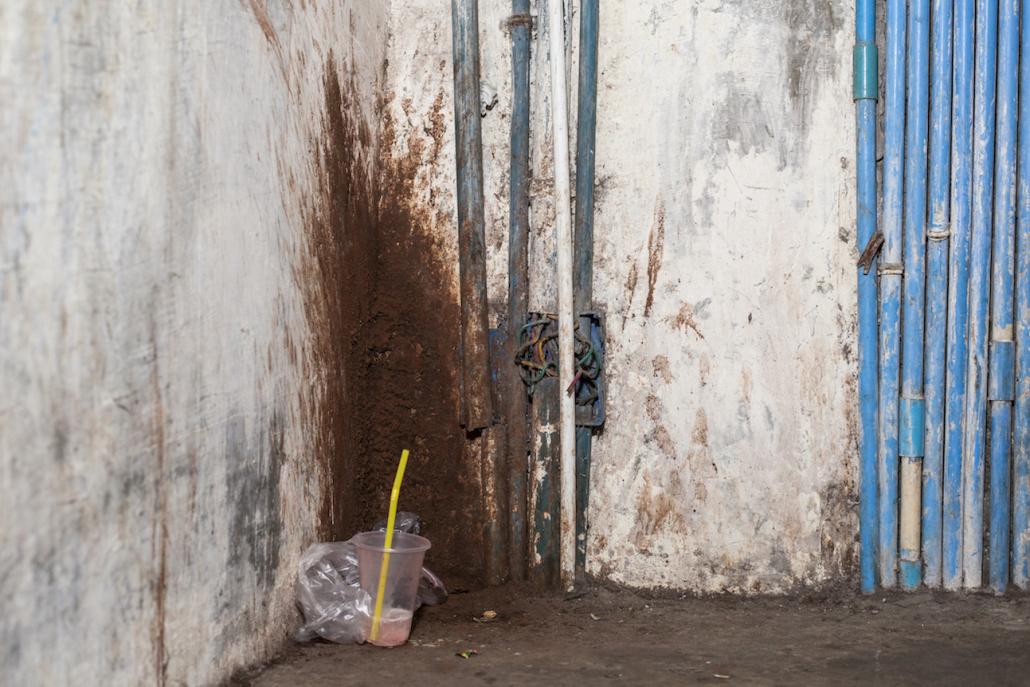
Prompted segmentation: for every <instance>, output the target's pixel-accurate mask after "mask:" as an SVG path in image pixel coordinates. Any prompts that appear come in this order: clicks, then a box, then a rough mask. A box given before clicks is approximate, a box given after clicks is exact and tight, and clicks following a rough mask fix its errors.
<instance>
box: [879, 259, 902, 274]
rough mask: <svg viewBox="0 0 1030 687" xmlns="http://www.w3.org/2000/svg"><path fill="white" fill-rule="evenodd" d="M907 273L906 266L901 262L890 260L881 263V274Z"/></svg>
mask: <svg viewBox="0 0 1030 687" xmlns="http://www.w3.org/2000/svg"><path fill="white" fill-rule="evenodd" d="M904 273H905V267H904V265H902V264H901V263H900V262H888V263H884V264H883V265H880V275H881V276H883V275H886V274H897V275H902V274H904Z"/></svg>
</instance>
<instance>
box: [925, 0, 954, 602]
mask: <svg viewBox="0 0 1030 687" xmlns="http://www.w3.org/2000/svg"><path fill="white" fill-rule="evenodd" d="M951 3H952V0H933V4H932V8H933V9H932V16H933V28H932V33H931V40H932V46H931V52H930V163H929V167H930V171H929V174H930V179H929V183H928V199H927V204H928V205H929V211H928V214H929V221H928V223H927V224H928V226H927V234H926V238H927V241H928V244H927V249H926V352H925V358H926V360H925V363H926V371H925V374H926V376H925V379H924V380H923V395H924V397H925V398H926V441H925V446H924V456H923V536H922V539H923V566H924V567H923V583H924V584H925V585H926V586H928V587H940V586H941V523H942V516H943V514H942V509H943V501H942V498H943V491H942V476H943V475H942V473H943V468H944V398H945V396H944V366H945V343H946V341H947V308H948V237H949V234H950V228H949V225H948V223H949V219H950V217H949V215H950V210H951V208H950V205H949V200H950V198H949V196H948V192H949V189H950V184H949V174H950V169H951Z"/></svg>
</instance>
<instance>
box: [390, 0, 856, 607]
mask: <svg viewBox="0 0 1030 687" xmlns="http://www.w3.org/2000/svg"><path fill="white" fill-rule="evenodd" d="M441 4H442V3H438V2H433V1H431V0H395V1H394V2H393V9H392V14H393V21H392V24H393V29H392V38H391V45H392V46H393V47H392V48H391V63H390V68H389V69H388V76H387V82H388V87H389V89H390V90H391V92H393V93H395V94H398V98H397V100H396V103H397V104H396V106H395V107H398V108H400V107H401V106H403V108H404V111H405V112H406V113H407V116H408V118H409V119H410V120H412V121H419V120H420V118H423V117H425V113H428V112H430V111H431V110H432V107H433V103H434V102H435V99H436V97H437V94H438V93H439V92H440V90H441V89H443V90H444V92H445V93H449V80H450V78H451V74H450V69H449V64H448V63H447V60H448V59H449V41H448V40H447V35H448V33H449V30H450V18H449V16H448V15H447V13H446V12H445V11H443V9H442V7H441ZM508 7H509V5H508V4H507V3H480V8H479V10H480V46H481V56H482V60H483V67H482V74H483V80H484V82H486V83H487V84H488V88H487V89H485V91H486V92H487V94H486V98H485V100H490V95H491V93H492V92H493V91H496V93H497V104H496V106H495V107H493V109H491V110H489V111H488V112H486V114H485V117H484V120H483V139H484V161H485V170H486V182H485V188H486V217H487V247H488V266H489V276H488V286H489V290H490V299H491V312H492V314H493V320H494V322H496V321H498V320H499V319H500V313H502V312H503V307H504V306H503V303H504V298H505V284H506V274H505V265H506V253H507V238H506V229H505V228H506V223H507V203H508V200H507V184H508V167H507V164H508V163H507V151H508V127H509V122H510V120H509V112H510V108H511V93H510V71H511V67H510V59H511V58H510V37H509V36H508V33H507V31H506V29H505V27H504V19H505V17H506V15H507V13H508ZM577 8H578V3H576V2H573V3H571V7H570V12H571V13H572V14H573V27H576V24H575V20H576V18H577V17H576V15H575V12H576V10H577ZM533 13H534V14H535V15H536V17H535V28H534V32H533V38H534V40H533V43H532V51H533V58H532V81H533V83H532V103H533V104H532V111H533V115H532V134H531V135H532V143H531V149H532V155H531V161H532V162H531V164H532V168H533V175H534V179H533V185H532V208H531V223H532V233H531V237H530V248H531V251H530V254H531V282H532V283H531V307H532V308H541V309H550V310H553V309H554V307H555V302H554V300H555V288H554V281H553V275H554V267H555V258H554V244H553V207H552V206H551V200H550V195H551V183H552V181H551V177H552V174H551V159H550V137H551V133H550V127H551V120H550V116H549V108H550V94H549V88H550V87H549V81H548V79H549V71H548V70H549V63H548V59H547V55H546V46H547V31H548V27H547V26H546V11H545V5H544V4H543V3H542V2H534V3H533ZM852 13H853V6H852V4H851V3H849V2H847V1H837V0H834V1H831V2H817V1H816V0H800V1H797V2H787V3H784V2H779V1H773V0H760V1H755V0H689V1H673V0H645V1H643V2H633V3H630V2H602V3H601V44H600V85H599V103H598V112H599V115H598V119H599V125H598V134H597V139H598V143H597V175H598V176H597V187H596V194H597V214H596V230H595V231H596V265H595V277H594V293H595V300H596V305H597V307H598V309H599V310H600V311H601V312H603V313H604V315H605V317H606V319H607V327H608V329H607V332H608V380H609V384H610V391H609V403H610V405H609V407H608V412H609V416H608V425H607V427H606V429H605V431H604V434H603V435H602V436H600V437H599V438H598V439H597V440H596V443H595V451H594V471H593V474H592V478H591V489H592V497H591V509H590V521H591V530H590V535H589V539H588V544H589V551H588V558H589V563H588V569H589V571H590V573H592V574H593V575H594V576H596V577H598V578H601V579H605V580H610V581H614V582H617V583H621V584H626V585H630V586H636V587H664V588H675V589H684V590H689V591H695V592H717V591H730V592H735V593H758V592H787V591H791V590H795V589H798V588H803V587H805V588H813V587H825V586H828V585H833V584H838V583H841V582H843V581H844V580H846V578H847V577H848V576H849V575H850V574H851V571H852V570H853V567H854V560H855V547H856V541H855V540H856V536H855V535H856V532H857V518H856V512H855V505H856V501H857V491H856V483H857V470H856V465H855V463H854V459H853V456H854V455H855V452H856V445H855V436H854V428H855V426H856V422H855V419H854V414H855V407H854V382H855V380H854V374H855V346H854V325H855V310H854V302H855V292H854V284H853V282H854V269H853V264H854V263H853V260H854V247H853V243H854V241H853V236H852V225H853V209H852V208H853V199H852V196H851V195H850V194H851V191H850V189H851V187H852V180H853V132H854V130H853V124H852V120H853V114H852V103H851V99H850V89H849V70H850V59H849V57H848V56H849V55H850V48H849V46H850V45H851V43H852V40H853V37H852V34H851V25H850V23H849V18H850V17H851V16H852ZM572 34H573V35H572V43H573V46H574V45H575V42H576V40H577V36H578V30H577V29H575V28H574V30H573V32H572ZM416 45H417V46H418V48H417V49H415V48H414V47H413V46H416ZM398 54H403V55H404V60H403V69H396V70H395V69H394V66H395V63H394V56H395V55H398ZM575 69H576V68H575V65H574V64H573V66H572V74H573V75H575V73H576V71H575ZM570 82H571V83H572V84H573V85H572V86H571V89H572V96H573V100H572V102H573V103H574V102H575V101H574V97H575V85H574V83H575V78H574V76H573V78H572V79H571V81H570ZM448 106H449V101H448ZM572 115H573V123H574V121H575V117H574V115H575V112H574V107H573V112H572ZM451 132H452V129H451V128H449V129H448V136H450V135H451ZM443 151H444V152H443V154H442V155H441V156H440V157H439V158H438V159H437V161H436V163H435V170H434V172H433V173H432V175H431V176H430V179H431V180H430V181H428V182H427V183H426V185H425V188H427V189H430V188H431V189H439V191H440V192H439V193H436V192H434V193H432V194H429V193H428V192H427V196H428V200H427V202H431V203H433V206H434V207H435V208H440V209H442V211H444V212H447V213H451V212H452V211H453V200H452V197H451V196H450V195H449V194H450V193H451V189H453V188H454V176H453V175H454V171H453V164H454V162H453V143H452V140H451V139H448V144H447V146H445V147H444V149H443ZM441 230H442V233H441V236H442V241H443V243H444V244H445V245H446V249H447V250H450V251H453V250H454V249H453V247H452V245H451V244H450V243H449V242H450V241H452V240H453V239H451V238H449V234H448V232H451V231H452V229H451V227H449V226H442V228H441Z"/></svg>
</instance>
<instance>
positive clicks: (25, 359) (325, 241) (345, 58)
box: [0, 0, 387, 685]
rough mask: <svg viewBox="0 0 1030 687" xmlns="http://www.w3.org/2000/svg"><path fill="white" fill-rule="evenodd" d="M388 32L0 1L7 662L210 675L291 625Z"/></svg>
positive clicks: (101, 673)
mask: <svg viewBox="0 0 1030 687" xmlns="http://www.w3.org/2000/svg"><path fill="white" fill-rule="evenodd" d="M386 34H387V16H386V7H385V6H384V5H383V4H381V3H366V2H358V1H357V0H355V1H353V2H347V1H343V0H340V1H337V2H331V3H328V2H326V3H313V2H304V1H303V0H300V1H297V2H287V1H285V0H284V1H281V2H280V1H276V2H272V1H271V0H268V1H267V2H266V1H265V0H243V1H241V2H233V1H229V0H225V1H221V0H220V1H218V2H210V1H207V0H162V1H161V2H139V3H122V2H95V1H94V0H66V1H63V2H62V1H59V0H48V1H46V2H40V1H38V0H8V1H7V2H3V3H0V100H2V101H3V103H4V106H3V107H2V108H0V131H3V137H2V138H0V161H2V162H0V380H2V382H0V609H2V611H0V666H2V668H0V671H2V674H3V677H2V678H0V682H3V683H4V684H6V685H63V684H105V685H139V684H159V685H163V684H189V685H200V684H212V683H216V682H219V681H221V680H223V679H225V678H227V677H228V676H229V675H230V674H231V673H232V672H233V671H234V670H235V669H236V668H238V667H240V666H244V665H248V664H251V663H253V662H255V661H259V660H263V659H265V658H266V657H268V656H269V655H270V653H271V652H273V651H275V650H276V649H277V648H278V647H280V646H281V645H282V642H283V641H285V639H286V638H287V636H288V633H289V632H290V631H291V630H292V629H293V627H294V624H295V620H296V616H295V613H294V609H293V586H292V585H293V579H294V575H295V566H296V563H297V560H298V557H299V553H300V551H301V550H302V549H303V547H304V546H306V545H307V544H308V543H310V542H311V541H312V540H314V539H316V538H320V537H326V536H336V535H337V533H336V530H337V529H338V528H337V527H336V526H337V525H338V522H339V520H340V519H341V518H343V517H344V514H345V513H344V512H345V510H346V508H345V505H346V504H344V503H341V500H342V499H341V494H340V493H338V492H332V491H330V489H329V488H328V487H329V484H330V483H331V481H332V479H333V475H334V473H339V472H340V471H341V463H340V452H341V450H342V447H341V442H342V440H343V438H345V436H346V427H345V426H341V424H340V423H341V419H340V417H339V416H340V412H339V408H338V406H337V405H335V404H336V402H337V401H338V400H339V398H340V397H342V396H345V395H346V380H344V379H342V378H341V377H340V373H339V371H338V370H337V369H336V368H337V367H338V365H337V364H335V363H334V362H333V356H334V349H333V348H332V344H331V341H332V340H334V339H338V338H339V336H338V335H339V334H340V333H341V332H342V331H343V329H342V328H341V327H342V325H341V324H340V323H341V322H343V320H344V319H346V317H347V316H348V313H350V312H352V311H353V309H354V307H356V306H355V304H354V302H352V301H354V300H355V298H354V297H349V296H346V295H340V294H341V289H340V284H341V283H344V280H343V277H347V276H352V277H354V279H352V281H351V282H350V283H352V284H353V285H354V286H355V288H356V289H357V290H359V291H360V289H362V288H363V286H364V285H363V283H362V281H361V278H360V275H356V276H355V275H347V274H344V273H343V271H342V267H341V266H342V265H345V264H347V263H348V261H349V260H351V258H352V257H354V256H353V255H351V253H353V252H354V251H361V250H365V249H366V248H367V245H366V244H367V241H366V240H365V239H363V238H362V237H361V236H360V235H358V234H356V233H355V232H356V230H357V228H354V227H351V226H349V225H347V223H348V222H349V221H350V220H352V219H354V218H355V215H354V213H351V212H349V210H348V206H347V203H346V200H345V199H346V197H349V195H350V194H353V193H357V192H358V191H359V190H363V192H365V193H367V192H368V188H367V186H368V184H369V180H370V179H371V177H372V174H373V173H374V170H373V169H372V167H373V166H374V160H375V158H376V151H375V136H374V135H370V132H373V133H374V132H375V131H376V130H377V126H378V117H377V110H376V108H377V107H378V105H377V103H378V99H379V94H380V93H381V91H382V79H383V67H384V63H383V59H384V56H385V55H384V50H385V45H386ZM341 198H342V199H343V200H341ZM358 219H360V217H358ZM359 296H360V294H359ZM348 298H349V299H350V300H348Z"/></svg>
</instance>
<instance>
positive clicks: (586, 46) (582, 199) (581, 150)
mask: <svg viewBox="0 0 1030 687" xmlns="http://www.w3.org/2000/svg"><path fill="white" fill-rule="evenodd" d="M598 24H599V18H598V0H582V3H581V4H580V8H579V88H578V89H577V93H578V98H579V102H578V104H577V118H576V127H577V128H576V226H575V239H574V242H575V247H574V251H575V255H574V257H575V264H576V272H575V283H574V293H575V305H576V313H577V314H579V315H582V314H583V313H585V312H588V311H592V310H593V309H594V290H593V280H594V144H595V140H596V132H597V40H598V30H599V26H598ZM579 326H580V331H581V332H582V333H583V334H584V335H586V336H589V335H590V319H589V318H584V317H580V319H579ZM591 432H592V429H591V428H590V427H577V428H576V579H577V580H583V579H584V578H585V576H586V556H587V548H586V545H587V506H588V504H589V499H590V457H591V456H590V454H591V444H592V443H593V438H592V436H591Z"/></svg>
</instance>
